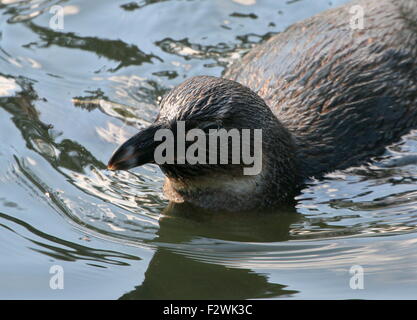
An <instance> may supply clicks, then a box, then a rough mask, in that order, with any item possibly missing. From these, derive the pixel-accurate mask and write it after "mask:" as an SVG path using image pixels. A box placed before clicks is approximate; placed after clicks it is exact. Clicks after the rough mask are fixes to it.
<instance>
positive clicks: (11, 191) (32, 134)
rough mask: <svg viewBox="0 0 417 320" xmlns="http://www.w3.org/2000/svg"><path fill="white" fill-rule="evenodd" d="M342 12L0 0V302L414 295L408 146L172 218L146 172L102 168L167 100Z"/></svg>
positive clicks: (235, 4)
mask: <svg viewBox="0 0 417 320" xmlns="http://www.w3.org/2000/svg"><path fill="white" fill-rule="evenodd" d="M344 2H346V1H343V0H340V1H332V2H331V3H330V2H329V1H328V0H326V1H312V0H310V1H309V0H302V1H287V2H285V1H276V0H269V1H267V0H264V1H261V0H258V1H256V0H233V1H232V0H213V1H197V0H194V1H184V0H171V1H155V0H153V1H151V0H142V1H137V2H128V0H123V1H115V0H105V1H104V0H103V1H81V0H79V1H75V0H74V1H73V0H69V1H52V0H49V1H47V0H38V1H19V0H0V13H1V15H0V137H1V148H0V259H1V260H0V274H1V276H0V298H2V299H5V298H7V299H8V298H24V299H27V298H29V299H30V298H36V299H39V298H50V299H60V298H67V299H72V298H92V299H96V298H109V299H117V298H127V299H143V298H273V299H275V298H319V299H320V298H354V299H356V298H359V299H363V298H365V299H369V298H416V297H417V294H416V292H417V291H416V289H417V268H416V264H417V254H416V250H415V248H416V242H417V240H416V237H415V235H416V222H417V207H416V205H415V203H416V200H417V186H416V183H415V180H416V178H415V177H416V176H417V166H416V163H417V161H416V158H417V156H416V155H417V134H416V133H411V134H410V135H408V136H407V137H404V139H403V140H402V141H400V142H399V143H397V144H395V145H394V146H391V147H390V148H389V149H388V150H387V152H386V153H385V154H384V155H383V156H381V157H379V158H377V159H375V160H374V161H373V162H371V163H369V164H364V165H363V166H361V167H358V168H352V169H349V170H345V171H342V172H335V173H332V174H330V175H328V176H327V177H326V178H325V179H323V180H322V181H314V182H312V183H311V184H310V185H308V186H307V187H306V188H305V189H304V190H303V191H302V193H301V194H300V195H299V197H298V199H297V200H298V201H297V205H296V206H295V207H289V208H281V209H280V210H279V211H276V212H273V213H269V214H263V213H262V212H259V214H257V215H239V214H231V215H220V214H219V215H212V214H207V213H204V212H196V211H195V210H193V209H190V208H188V207H186V206H169V205H168V203H167V201H166V200H164V198H163V196H162V192H161V188H162V183H163V175H162V173H161V172H160V170H159V169H158V168H157V167H155V166H152V165H149V166H144V167H141V168H137V169H134V170H132V171H131V172H116V173H113V172H108V171H107V170H106V169H105V164H106V163H107V160H108V159H109V157H110V155H111V153H112V152H113V150H114V149H115V148H116V147H117V145H118V144H119V143H121V142H122V141H124V140H125V139H126V138H127V137H129V136H130V135H132V134H133V133H135V132H137V130H138V129H140V128H142V127H143V126H145V125H146V124H148V123H149V122H150V121H152V120H153V119H154V117H155V116H156V114H157V109H158V107H157V101H158V99H160V97H161V96H162V95H163V94H164V93H165V92H166V91H167V90H169V89H170V88H172V87H173V86H175V85H176V84H179V83H180V82H181V81H183V80H184V79H186V78H188V77H191V76H194V75H202V74H207V75H215V76H219V75H221V73H222V72H223V71H224V69H225V68H226V67H227V66H228V65H230V63H232V62H233V61H234V60H235V59H239V57H241V56H242V54H244V53H245V52H246V51H247V50H248V49H250V48H251V47H252V46H253V45H255V44H256V43H259V42H261V41H263V40H265V39H267V38H268V37H269V36H270V35H272V34H273V33H276V32H279V31H282V30H284V29H285V28H286V27H287V26H288V25H290V24H291V23H293V22H296V21H298V20H301V19H304V18H306V17H308V16H311V15H313V14H315V13H317V12H320V11H323V10H325V9H327V8H329V7H332V6H335V5H339V4H341V3H344ZM53 5H61V6H63V7H64V12H65V13H66V14H65V19H64V29H63V30H54V29H51V28H50V27H49V23H50V20H51V18H52V17H53V14H51V13H50V12H49V10H50V8H51V7H52V6H53ZM56 265H58V266H61V267H62V268H63V270H64V289H63V290H60V289H57V290H53V289H51V287H50V279H51V277H53V275H54V274H53V273H52V274H51V273H50V271H53V269H52V270H51V267H53V266H56ZM354 265H360V266H362V268H363V270H364V289H363V290H353V289H351V287H350V285H349V283H350V279H351V277H352V275H351V274H350V273H349V270H350V268H351V267H352V266H354Z"/></svg>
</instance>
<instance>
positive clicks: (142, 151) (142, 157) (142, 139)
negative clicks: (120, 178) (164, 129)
mask: <svg viewBox="0 0 417 320" xmlns="http://www.w3.org/2000/svg"><path fill="white" fill-rule="evenodd" d="M160 128H161V127H160V126H159V125H157V124H152V125H151V126H149V127H148V128H146V129H144V130H142V131H141V132H139V133H138V134H136V135H134V136H133V137H132V138H130V139H129V140H127V141H126V142H125V143H123V144H122V145H121V146H120V147H119V148H118V149H117V150H116V151H115V152H114V154H113V156H112V157H111V159H110V161H109V163H108V164H107V169H109V170H128V169H131V168H134V167H138V166H141V165H143V164H145V163H152V162H154V151H155V148H156V147H157V146H158V144H159V143H161V142H160V141H155V140H154V136H155V132H156V131H157V130H158V129H160Z"/></svg>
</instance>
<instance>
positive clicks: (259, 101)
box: [109, 0, 417, 210]
mask: <svg viewBox="0 0 417 320" xmlns="http://www.w3.org/2000/svg"><path fill="white" fill-rule="evenodd" d="M354 4H359V5H361V6H362V7H363V10H364V13H365V17H364V18H365V20H364V27H365V28H364V29H363V30H352V29H351V28H350V24H349V23H350V19H351V15H350V14H349V8H350V7H351V6H352V5H354ZM224 77H225V79H222V78H216V77H207V76H203V77H194V78H191V79H188V80H187V81H185V82H184V83H182V84H181V85H179V86H178V87H176V88H175V89H173V90H172V91H171V92H169V93H168V94H167V96H166V97H164V99H163V100H162V102H161V111H160V114H159V116H158V118H157V119H156V121H155V123H154V124H153V125H152V126H151V127H150V128H149V129H145V130H144V131H142V132H140V133H139V134H138V135H136V136H134V137H133V138H132V139H130V140H129V141H127V142H126V143H125V144H124V145H122V146H121V147H120V148H119V150H118V151H116V153H115V154H114V155H113V157H112V159H111V160H110V162H109V168H110V169H127V168H131V167H133V166H136V165H141V164H143V163H146V162H152V159H151V157H150V156H149V152H151V151H152V150H154V148H155V146H156V144H155V142H153V141H149V136H151V133H153V132H154V130H155V128H171V129H173V130H175V124H176V121H178V120H184V121H185V122H186V124H187V129H191V128H207V127H211V126H218V127H221V128H225V129H230V128H237V129H243V128H251V129H255V128H262V130H263V132H262V138H263V140H262V151H263V152H262V157H263V167H262V172H261V173H260V174H259V175H257V176H244V175H242V166H240V165H189V164H184V165H176V164H172V165H161V169H162V170H163V171H164V173H165V174H166V175H167V177H168V179H167V182H166V185H165V188H164V189H165V193H166V194H167V196H168V198H169V199H170V200H172V201H175V202H181V201H188V202H191V203H193V204H196V205H198V206H201V207H205V208H209V209H224V210H245V209H253V208H258V207H267V206H273V205H276V204H278V203H281V202H283V201H289V200H291V199H292V197H293V196H294V195H295V193H296V192H297V190H298V188H299V187H300V186H301V185H302V183H303V181H304V180H305V179H306V178H308V177H311V176H316V177H319V176H321V175H323V174H324V173H326V172H329V171H333V170H336V169H343V168H347V167H349V166H352V165H356V164H358V163H360V162H363V161H365V160H366V159H369V157H370V156H373V155H376V154H378V153H380V152H382V151H383V150H384V148H385V146H386V145H387V144H390V143H392V142H394V141H395V140H397V139H398V138H399V137H401V135H403V134H405V133H407V132H408V131H409V130H410V129H411V128H415V127H417V1H416V0H397V1H395V0H393V1H389V0H382V1H381V0H362V1H356V2H352V3H349V4H347V5H345V6H342V7H339V8H336V9H333V10H328V11H325V12H323V13H321V14H319V15H316V16H314V17H312V18H310V19H307V20H305V21H303V22H300V23H297V24H294V25H292V26H291V27H289V28H288V29H287V30H286V31H284V32H283V33H280V34H277V35H275V36H274V37H272V38H271V39H270V40H268V41H267V42H266V43H264V44H262V45H260V46H258V47H256V48H254V49H253V50H251V51H250V52H249V53H248V54H247V55H246V56H245V57H244V58H243V59H242V61H240V62H239V63H236V64H235V65H233V66H232V67H231V68H230V69H229V70H228V71H227V72H226V73H225V75H224ZM227 79H230V80H227ZM231 80H233V81H231ZM255 92H256V93H255ZM144 137H147V138H146V139H145V138H144ZM144 150H148V151H147V152H144Z"/></svg>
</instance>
